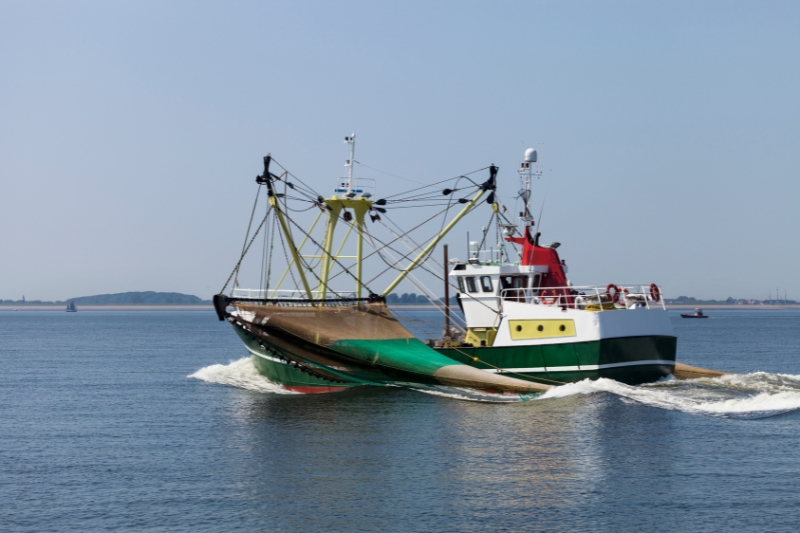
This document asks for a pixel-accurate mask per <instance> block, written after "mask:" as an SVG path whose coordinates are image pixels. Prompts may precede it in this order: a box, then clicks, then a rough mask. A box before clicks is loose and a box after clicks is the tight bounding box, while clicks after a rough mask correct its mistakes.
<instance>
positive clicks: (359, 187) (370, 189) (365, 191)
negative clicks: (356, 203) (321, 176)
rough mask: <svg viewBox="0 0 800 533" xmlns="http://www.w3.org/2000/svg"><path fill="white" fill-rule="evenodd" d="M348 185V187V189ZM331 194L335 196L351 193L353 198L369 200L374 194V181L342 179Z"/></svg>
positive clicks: (370, 179) (368, 179) (369, 179)
mask: <svg viewBox="0 0 800 533" xmlns="http://www.w3.org/2000/svg"><path fill="white" fill-rule="evenodd" d="M348 185H349V187H348ZM333 192H335V193H336V194H345V195H346V194H347V193H348V192H349V193H353V196H363V197H364V198H371V197H372V196H373V195H374V194H375V180H374V179H372V178H350V179H349V184H348V179H347V178H342V179H341V183H340V184H339V186H338V187H336V188H335V189H334V190H333Z"/></svg>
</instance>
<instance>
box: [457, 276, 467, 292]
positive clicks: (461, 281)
mask: <svg viewBox="0 0 800 533" xmlns="http://www.w3.org/2000/svg"><path fill="white" fill-rule="evenodd" d="M456 281H458V292H466V291H465V290H464V278H462V277H461V276H457V277H456Z"/></svg>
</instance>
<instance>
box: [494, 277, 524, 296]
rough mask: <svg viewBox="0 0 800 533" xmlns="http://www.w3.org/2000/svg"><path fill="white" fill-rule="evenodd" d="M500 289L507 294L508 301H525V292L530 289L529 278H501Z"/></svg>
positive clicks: (504, 294)
mask: <svg viewBox="0 0 800 533" xmlns="http://www.w3.org/2000/svg"><path fill="white" fill-rule="evenodd" d="M500 287H501V289H503V290H504V291H505V292H504V293H503V298H504V299H506V300H511V301H516V302H522V301H525V290H524V289H527V288H528V276H500Z"/></svg>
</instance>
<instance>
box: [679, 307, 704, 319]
mask: <svg viewBox="0 0 800 533" xmlns="http://www.w3.org/2000/svg"><path fill="white" fill-rule="evenodd" d="M681 316H682V317H683V318H708V315H704V314H703V310H702V309H700V308H699V307H696V308H695V310H694V313H681Z"/></svg>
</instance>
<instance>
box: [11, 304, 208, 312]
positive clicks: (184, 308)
mask: <svg viewBox="0 0 800 533" xmlns="http://www.w3.org/2000/svg"><path fill="white" fill-rule="evenodd" d="M77 307H78V311H213V310H214V306H213V305H211V304H203V305H168V304H167V305H81V306H77ZM66 309H67V306H66V305H29V304H25V305H19V306H13V305H2V306H0V311H14V310H17V311H64V312H66Z"/></svg>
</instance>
